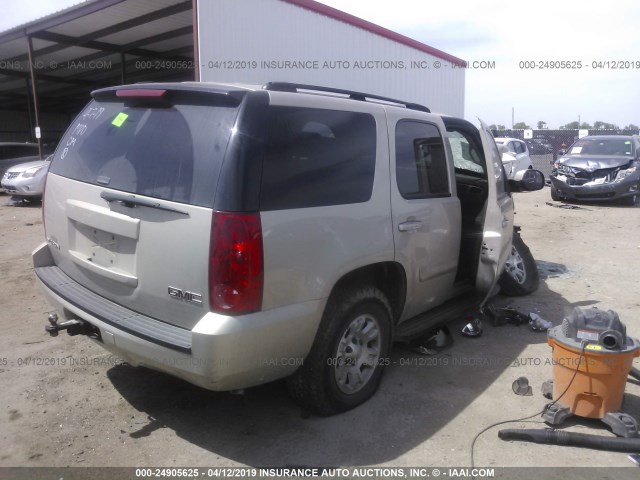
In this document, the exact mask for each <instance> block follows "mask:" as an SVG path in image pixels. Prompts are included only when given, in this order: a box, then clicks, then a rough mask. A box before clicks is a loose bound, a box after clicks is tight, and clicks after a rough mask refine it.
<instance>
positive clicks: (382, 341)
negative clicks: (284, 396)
mask: <svg viewBox="0 0 640 480" xmlns="http://www.w3.org/2000/svg"><path fill="white" fill-rule="evenodd" d="M390 349H391V307H390V306H389V302H388V300H387V299H386V297H385V296H384V294H383V293H382V292H380V290H378V289H377V288H374V287H360V288H357V289H351V290H348V291H345V292H344V293H342V294H338V295H336V296H335V298H332V299H330V301H329V303H328V304H327V308H326V309H325V313H324V315H323V318H322V322H321V324H320V328H319V330H318V334H317V336H316V339H315V341H314V344H313V346H312V348H311V352H310V353H309V355H308V357H307V358H306V359H305V361H304V364H303V366H302V367H300V369H298V370H297V371H296V373H294V374H293V375H292V376H291V377H289V378H288V379H287V386H288V388H289V392H290V394H291V396H292V397H293V398H294V400H295V401H296V402H297V403H298V404H300V405H301V406H303V407H304V408H307V409H308V410H310V411H312V412H314V413H317V414H319V415H332V414H334V413H339V412H343V411H345V410H349V409H351V408H354V407H356V406H358V405H360V404H362V403H364V402H365V401H367V400H368V399H369V398H370V397H371V396H372V395H373V394H374V393H375V391H376V390H377V388H378V385H379V384H380V380H381V378H382V372H383V368H384V366H385V365H387V364H388V363H389V359H388V356H389V352H390Z"/></svg>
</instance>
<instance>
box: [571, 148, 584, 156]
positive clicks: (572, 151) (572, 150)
mask: <svg viewBox="0 0 640 480" xmlns="http://www.w3.org/2000/svg"><path fill="white" fill-rule="evenodd" d="M580 152H582V147H573V148H572V149H571V153H573V154H575V155H577V154H579V153H580Z"/></svg>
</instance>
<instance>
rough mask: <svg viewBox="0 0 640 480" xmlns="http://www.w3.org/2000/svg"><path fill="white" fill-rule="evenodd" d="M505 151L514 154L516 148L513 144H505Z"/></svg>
mask: <svg viewBox="0 0 640 480" xmlns="http://www.w3.org/2000/svg"><path fill="white" fill-rule="evenodd" d="M507 150H509V151H510V152H511V153H516V146H515V144H514V142H509V143H507Z"/></svg>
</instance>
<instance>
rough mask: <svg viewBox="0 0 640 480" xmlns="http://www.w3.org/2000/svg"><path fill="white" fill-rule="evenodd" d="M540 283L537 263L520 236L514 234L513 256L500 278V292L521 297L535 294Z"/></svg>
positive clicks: (510, 256) (511, 255)
mask: <svg viewBox="0 0 640 480" xmlns="http://www.w3.org/2000/svg"><path fill="white" fill-rule="evenodd" d="M539 283H540V277H539V275H538V267H537V265H536V261H535V259H534V258H533V255H531V251H530V250H529V247H527V245H525V243H524V241H522V238H521V237H520V234H518V233H516V232H514V233H513V243H512V246H511V254H510V255H509V258H508V259H507V263H506V264H505V267H504V272H503V273H502V275H501V277H500V290H501V292H502V293H504V294H505V295H509V296H511V297H520V296H523V295H528V294H530V293H532V292H535V291H536V290H537V289H538V284H539Z"/></svg>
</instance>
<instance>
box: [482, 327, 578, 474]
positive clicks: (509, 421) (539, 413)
mask: <svg viewBox="0 0 640 480" xmlns="http://www.w3.org/2000/svg"><path fill="white" fill-rule="evenodd" d="M588 343H589V342H588V341H587V340H583V341H582V348H581V349H580V357H578V365H577V366H576V370H575V371H574V372H573V377H571V381H569V384H568V385H567V388H565V389H564V392H562V393H561V394H560V396H559V397H558V398H556V399H555V400H554V401H553V402H551V403H548V404H546V405H545V407H544V408H543V409H542V410H541V411H539V412H537V413H534V414H533V415H529V416H528V417H522V418H516V419H514V420H503V421H502V422H496V423H494V424H492V425H489V426H488V427H486V428H484V429H482V430H480V431H479V432H478V433H477V434H476V436H475V437H473V441H472V442H471V451H470V453H471V468H472V469H473V468H474V466H475V462H474V458H473V450H474V447H475V444H476V440H478V438H480V435H482V434H483V433H484V432H486V431H488V430H491V429H492V428H494V427H498V426H500V425H504V424H505V423H516V422H524V421H526V420H530V419H532V418H533V417H537V416H539V415H542V414H543V413H544V412H546V411H547V410H549V409H550V408H551V407H552V406H553V405H555V404H556V403H558V400H560V399H561V398H562V397H564V396H565V394H566V393H567V392H568V391H569V388H570V387H571V385H572V384H573V381H574V380H575V379H576V376H577V375H578V372H579V371H580V364H581V363H582V357H583V355H584V349H585V348H586V346H587V344H588ZM527 423H540V422H527ZM475 478H476V477H475V476H473V479H474V480H475Z"/></svg>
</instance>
